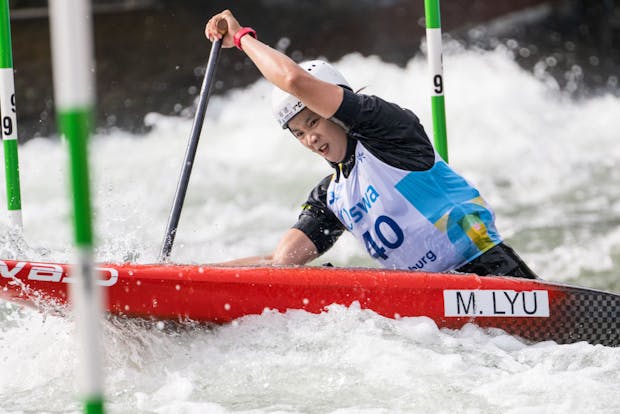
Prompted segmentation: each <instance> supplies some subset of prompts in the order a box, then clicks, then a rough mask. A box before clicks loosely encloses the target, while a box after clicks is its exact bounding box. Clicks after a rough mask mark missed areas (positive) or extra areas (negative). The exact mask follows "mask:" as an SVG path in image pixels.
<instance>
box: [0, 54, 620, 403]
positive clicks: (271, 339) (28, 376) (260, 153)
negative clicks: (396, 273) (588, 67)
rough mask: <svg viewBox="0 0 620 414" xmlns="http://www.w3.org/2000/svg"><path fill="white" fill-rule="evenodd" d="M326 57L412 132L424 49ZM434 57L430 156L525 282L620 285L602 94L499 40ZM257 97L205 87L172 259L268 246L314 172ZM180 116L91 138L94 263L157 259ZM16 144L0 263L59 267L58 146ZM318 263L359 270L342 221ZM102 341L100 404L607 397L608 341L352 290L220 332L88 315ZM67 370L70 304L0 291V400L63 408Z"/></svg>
mask: <svg viewBox="0 0 620 414" xmlns="http://www.w3.org/2000/svg"><path fill="white" fill-rule="evenodd" d="M226 53H227V52H226ZM334 64H335V66H336V67H337V68H338V69H339V70H340V71H341V72H342V73H343V74H344V75H345V76H346V77H347V78H348V80H349V82H350V83H351V84H352V85H353V87H354V88H356V89H357V88H362V87H365V89H364V93H367V94H376V95H379V96H381V97H383V98H384V99H387V100H389V101H393V102H396V103H398V104H400V105H401V106H403V107H407V108H410V109H412V110H413V111H414V112H415V113H416V114H418V116H419V117H420V119H421V121H422V123H423V125H424V126H425V128H426V130H427V132H428V133H429V135H430V133H431V125H432V120H431V119H432V118H431V113H430V98H429V87H428V82H427V79H428V74H427V64H426V61H425V59H424V57H423V56H422V55H420V56H418V57H415V58H413V59H412V60H411V61H409V63H408V64H407V65H406V66H405V67H398V66H395V65H392V64H388V63H385V62H382V61H381V60H380V59H379V58H378V57H373V56H370V57H364V56H361V55H359V54H350V55H347V56H345V57H344V58H342V59H341V60H339V61H337V62H334ZM444 66H445V75H446V81H445V83H446V113H447V120H448V141H449V151H450V164H451V165H452V166H453V168H454V169H456V170H457V171H458V172H460V173H462V174H463V175H464V176H465V177H466V178H467V179H468V180H469V181H471V182H473V183H474V184H475V185H476V186H477V187H478V188H479V189H480V191H481V193H482V195H483V197H484V198H485V199H486V200H487V201H488V202H489V204H490V205H491V206H492V207H493V208H494V209H495V212H496V214H497V227H498V229H499V231H500V232H501V233H502V235H503V236H504V237H505V238H506V240H507V242H508V243H509V244H510V245H511V246H513V247H514V248H515V250H517V251H518V252H519V254H520V255H521V256H522V257H523V258H524V259H525V261H526V262H527V263H528V264H529V266H530V267H531V268H532V269H533V270H534V271H536V272H537V273H538V274H539V275H540V276H541V277H542V278H543V279H545V280H549V281H555V282H560V283H569V284H572V285H579V286H585V287H591V288H596V289H603V290H607V291H611V292H616V293H618V292H620V279H619V278H618V276H617V275H618V273H619V272H620V192H618V190H617V188H618V184H617V183H618V182H619V181H620V169H619V168H618V165H620V146H618V145H617V138H618V133H617V128H615V123H616V122H617V118H618V114H620V98H618V97H617V96H614V95H613V94H608V95H598V96H593V97H589V98H582V99H579V100H575V99H571V98H570V97H569V96H568V95H566V94H565V93H564V92H563V91H561V90H560V88H559V87H558V85H557V83H556V82H555V81H554V79H553V78H552V77H550V76H547V75H546V74H545V71H544V70H538V71H534V73H532V72H529V71H527V70H525V69H523V68H521V67H520V66H519V65H518V64H517V63H516V62H515V60H514V58H513V56H512V54H511V50H510V49H509V48H507V47H504V46H500V47H498V48H496V49H495V50H490V51H482V50H472V49H466V48H463V47H461V46H459V45H456V44H453V45H448V48H447V50H446V52H445V55H444ZM188 87H189V85H188ZM270 96H271V87H270V86H269V84H268V83H267V82H266V81H263V80H261V81H258V82H256V83H254V84H252V85H250V86H248V87H246V88H243V89H235V90H231V91H229V92H227V93H226V94H224V95H217V96H213V97H212V98H211V100H210V102H209V108H208V112H207V117H206V120H205V126H204V128H203V133H202V137H201V142H200V145H199V148H198V154H197V157H196V161H195V164H194V170H193V174H192V177H191V181H190V187H189V190H188V194H187V199H186V202H185V206H184V209H183V214H182V217H181V221H180V226H179V229H178V233H177V237H176V241H175V245H174V249H173V251H172V256H171V260H172V261H173V262H175V263H192V264H206V263H212V262H218V261H223V260H228V259H233V258H238V257H244V256H249V255H258V254H265V253H268V252H269V251H270V249H272V248H273V247H274V246H275V244H276V243H277V242H278V240H279V238H280V237H281V235H282V234H283V232H284V231H285V230H286V229H288V228H289V227H290V226H291V225H292V224H293V223H294V222H295V221H296V218H297V215H298V214H299V211H300V205H301V204H302V203H303V202H304V201H305V199H306V197H307V195H308V193H309V191H310V190H311V189H312V187H313V186H314V185H315V184H316V183H317V182H318V181H319V180H320V179H321V178H323V177H324V176H326V175H327V174H329V173H330V169H329V166H328V165H327V164H326V163H325V161H324V160H322V159H320V158H319V157H317V156H316V155H314V154H311V153H310V152H309V151H307V150H306V149H304V148H303V147H302V146H301V145H300V144H299V143H297V142H296V141H295V140H294V139H293V137H292V136H291V135H290V134H289V133H288V132H285V131H282V130H280V129H279V128H278V127H277V124H276V122H275V121H274V120H273V118H272V115H271V112H270V102H269V98H270ZM185 112H186V113H185V114H183V115H182V116H163V115H160V114H155V113H152V114H148V115H147V116H146V118H145V122H146V123H147V124H148V125H149V126H150V132H148V133H147V134H145V135H139V136H138V135H132V134H129V133H127V132H123V131H121V130H111V131H110V130H108V131H105V132H99V133H97V134H96V135H95V136H94V137H93V139H92V141H91V147H90V150H91V152H90V162H91V167H92V178H93V181H92V193H93V194H92V195H93V207H94V210H95V214H94V220H95V234H96V246H97V247H96V252H95V254H96V259H97V261H98V262H125V261H131V262H136V263H153V262H156V261H157V260H158V255H159V251H160V248H161V243H162V240H163V236H164V234H163V233H164V229H165V226H166V222H167V219H168V214H169V212H170V208H171V204H172V199H173V195H174V191H175V188H176V184H177V179H178V175H179V171H180V168H181V163H182V159H183V155H184V152H185V147H186V145H187V139H188V136H189V131H190V128H191V123H192V120H191V109H187V110H186V111H185ZM18 121H19V119H18ZM19 151H20V152H19V157H20V168H21V182H22V205H23V221H24V234H23V240H14V239H12V238H9V237H6V236H5V237H3V238H2V239H1V240H0V242H1V243H0V258H3V259H27V260H32V261H45V262H71V261H73V260H74V256H73V254H74V253H73V243H72V229H71V215H70V203H69V197H68V182H67V178H68V177H67V175H68V173H67V164H68V162H67V148H66V145H65V144H64V143H63V142H62V141H61V140H60V139H59V138H58V137H46V138H35V139H31V140H29V141H28V142H26V143H24V144H21V146H20V148H19ZM3 174H4V171H2V172H0V175H2V180H3V179H4V178H3ZM5 203H6V201H5V198H4V197H2V205H1V206H0V207H2V209H3V210H4V209H5ZM7 230H8V222H7V221H6V219H5V218H4V217H3V220H2V221H0V233H3V234H6V233H7ZM326 262H331V263H332V264H334V265H335V266H374V264H373V262H371V260H370V259H369V258H368V257H367V255H366V253H365V249H364V248H363V246H361V245H359V244H358V242H357V241H355V240H354V239H353V238H352V237H350V236H349V235H344V236H343V237H342V238H341V240H340V241H339V242H338V243H337V244H336V246H335V247H334V248H333V249H332V250H330V251H329V252H328V253H327V254H325V255H324V256H323V257H321V258H320V259H318V260H317V261H316V262H314V263H313V265H321V264H323V263H326ZM103 348H104V352H105V358H106V359H105V365H104V373H105V395H106V406H107V409H108V411H109V412H112V413H252V414H258V413H337V414H348V413H453V412H458V413H496V412H503V413H514V414H516V413H558V412H571V413H582V412H583V413H585V412H588V413H617V412H620V399H618V395H620V349H617V348H610V347H604V346H601V345H596V346H593V345H589V344H587V343H576V344H571V345H557V344H555V343H553V342H543V343H538V344H527V343H524V342H523V341H521V340H519V339H518V338H515V337H512V336H509V335H506V334H504V333H502V332H501V331H498V330H482V329H480V328H477V327H475V326H473V325H470V326H467V327H465V328H464V329H461V330H458V331H451V330H439V329H437V327H436V326H435V324H434V323H433V322H432V321H431V320H430V319H427V318H402V319H399V320H392V319H386V318H383V317H380V316H378V315H377V314H375V313H373V312H371V311H366V310H361V309H359V307H358V306H355V305H354V306H352V307H351V308H348V309H347V308H343V307H340V306H331V307H330V308H329V309H328V311H327V312H325V313H323V314H321V315H310V314H306V313H304V312H302V311H289V312H287V313H285V314H279V313H275V312H272V311H266V312H265V313H264V314H262V315H256V316H249V317H245V318H242V319H240V320H237V321H235V322H234V323H231V324H227V325H223V326H205V325H200V324H193V323H186V324H174V323H170V322H166V323H163V322H157V321H143V320H125V319H117V318H112V319H106V320H105V321H104V340H103ZM78 371H79V367H78V361H77V356H76V344H75V338H74V326H73V322H72V319H71V318H70V317H61V316H58V315H55V314H53V313H49V312H39V311H36V310H33V309H28V308H21V307H19V306H17V305H15V304H11V303H8V302H3V301H0V413H78V412H81V407H80V403H79V400H78V399H77V397H76V395H77V393H78V390H79V382H78V379H77V375H78Z"/></svg>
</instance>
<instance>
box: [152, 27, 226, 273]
mask: <svg viewBox="0 0 620 414" xmlns="http://www.w3.org/2000/svg"><path fill="white" fill-rule="evenodd" d="M218 30H219V32H220V33H222V34H224V33H226V31H227V30H228V26H227V24H226V21H225V20H220V21H219V22H218ZM221 48H222V40H221V39H216V40H215V41H214V42H213V45H212V46H211V53H210V54H209V61H208V63H207V69H206V71H205V77H204V79H203V80H202V87H201V88H200V99H199V100H198V108H196V115H195V116H194V123H193V124H192V130H191V133H190V138H189V141H188V143H187V150H186V151H185V158H184V159H183V167H182V169H181V176H180V177H179V183H178V185H177V190H176V193H175V194H174V202H173V204H172V210H171V211H170V216H169V217H168V225H167V226H166V234H165V236H164V242H163V245H162V248H161V253H160V255H159V257H160V260H161V261H162V262H163V261H167V260H168V258H169V257H170V252H171V251H172V244H173V243H174V238H175V236H176V232H177V228H178V226H179V219H180V218H181V210H182V209H183V202H184V201H185V194H186V193H187V186H188V185H189V177H190V176H191V174H192V167H193V166H194V158H195V157H196V150H197V148H198V141H199V140H200V132H201V131H202V124H203V122H204V118H205V113H206V112H207V105H208V103H209V96H210V95H211V89H212V87H213V79H214V78H215V69H216V67H217V61H218V59H219V57H220V49H221Z"/></svg>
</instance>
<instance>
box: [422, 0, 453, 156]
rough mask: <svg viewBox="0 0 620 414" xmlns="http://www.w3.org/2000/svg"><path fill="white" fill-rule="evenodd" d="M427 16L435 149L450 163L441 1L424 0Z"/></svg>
mask: <svg viewBox="0 0 620 414" xmlns="http://www.w3.org/2000/svg"><path fill="white" fill-rule="evenodd" d="M424 11H425V14H426V46H427V49H428V52H427V53H428V62H429V69H430V74H431V79H432V85H431V105H432V111H433V137H434V141H435V149H436V150H437V152H438V153H439V155H441V158H443V159H444V161H445V162H448V133H447V128H446V106H445V100H444V79H443V56H442V51H441V49H442V47H441V16H440V13H439V0H424Z"/></svg>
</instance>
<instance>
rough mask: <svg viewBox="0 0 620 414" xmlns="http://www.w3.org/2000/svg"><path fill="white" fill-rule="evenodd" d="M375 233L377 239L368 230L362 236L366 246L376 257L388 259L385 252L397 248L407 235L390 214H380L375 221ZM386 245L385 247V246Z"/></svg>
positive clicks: (369, 252)
mask: <svg viewBox="0 0 620 414" xmlns="http://www.w3.org/2000/svg"><path fill="white" fill-rule="evenodd" d="M374 233H375V234H376V238H377V239H378V240H377V241H375V239H374V238H373V236H372V235H371V234H370V231H366V232H365V233H364V234H363V235H362V237H363V239H364V246H366V250H368V254H370V255H371V256H372V257H374V258H375V259H383V260H387V258H388V255H387V254H386V253H385V252H386V249H385V247H387V248H388V249H397V248H399V247H400V246H401V245H402V244H403V240H405V235H404V233H403V230H402V229H401V228H400V226H399V225H398V223H396V222H395V221H394V220H393V219H391V218H390V217H388V216H379V217H377V220H376V221H375V226H374ZM384 246H385V247H384Z"/></svg>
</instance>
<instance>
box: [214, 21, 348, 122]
mask: <svg viewBox="0 0 620 414" xmlns="http://www.w3.org/2000/svg"><path fill="white" fill-rule="evenodd" d="M221 20H225V21H226V23H227V26H228V31H227V32H226V34H225V35H222V34H221V33H220V32H219V31H218V28H217V27H218V23H219V22H220V21H221ZM239 30H241V26H240V24H239V22H238V21H237V19H235V17H234V16H233V15H232V13H231V12H230V11H229V10H225V11H223V12H222V13H219V14H217V15H215V16H213V17H212V18H211V19H210V20H209V22H208V23H207V25H206V27H205V36H207V38H208V39H209V40H211V41H213V40H215V39H216V38H217V39H222V47H226V48H229V47H233V46H235V44H234V36H235V34H236V33H237V32H238V31H239ZM240 43H241V48H242V49H243V51H244V52H245V53H246V55H247V56H248V57H249V58H250V59H251V60H252V62H254V64H255V65H256V67H257V68H258V70H260V72H261V73H262V74H263V76H264V77H265V78H266V79H267V80H268V81H269V82H271V83H272V84H274V85H275V86H277V87H278V88H280V89H282V90H283V91H285V92H288V93H290V94H291V95H294V96H296V97H297V98H299V100H300V101H302V102H303V103H304V104H305V105H306V106H307V107H308V108H310V109H311V110H312V111H313V112H315V113H317V114H318V115H320V116H322V117H323V118H331V117H332V116H333V115H334V114H335V113H336V110H338V107H339V106H340V103H341V102H342V95H343V91H342V88H341V87H339V86H337V85H334V84H331V83H328V82H323V81H321V80H319V79H317V78H315V77H314V76H312V75H310V74H309V73H307V72H306V71H305V70H303V69H302V68H300V67H299V65H297V64H296V63H295V62H294V61H293V60H292V59H291V58H289V57H288V56H286V55H285V54H283V53H280V52H279V51H277V50H275V49H273V48H271V47H269V46H267V45H266V44H264V43H263V42H261V41H260V40H258V39H255V38H254V37H252V36H250V35H246V36H243V37H242V38H241V42H240Z"/></svg>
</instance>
